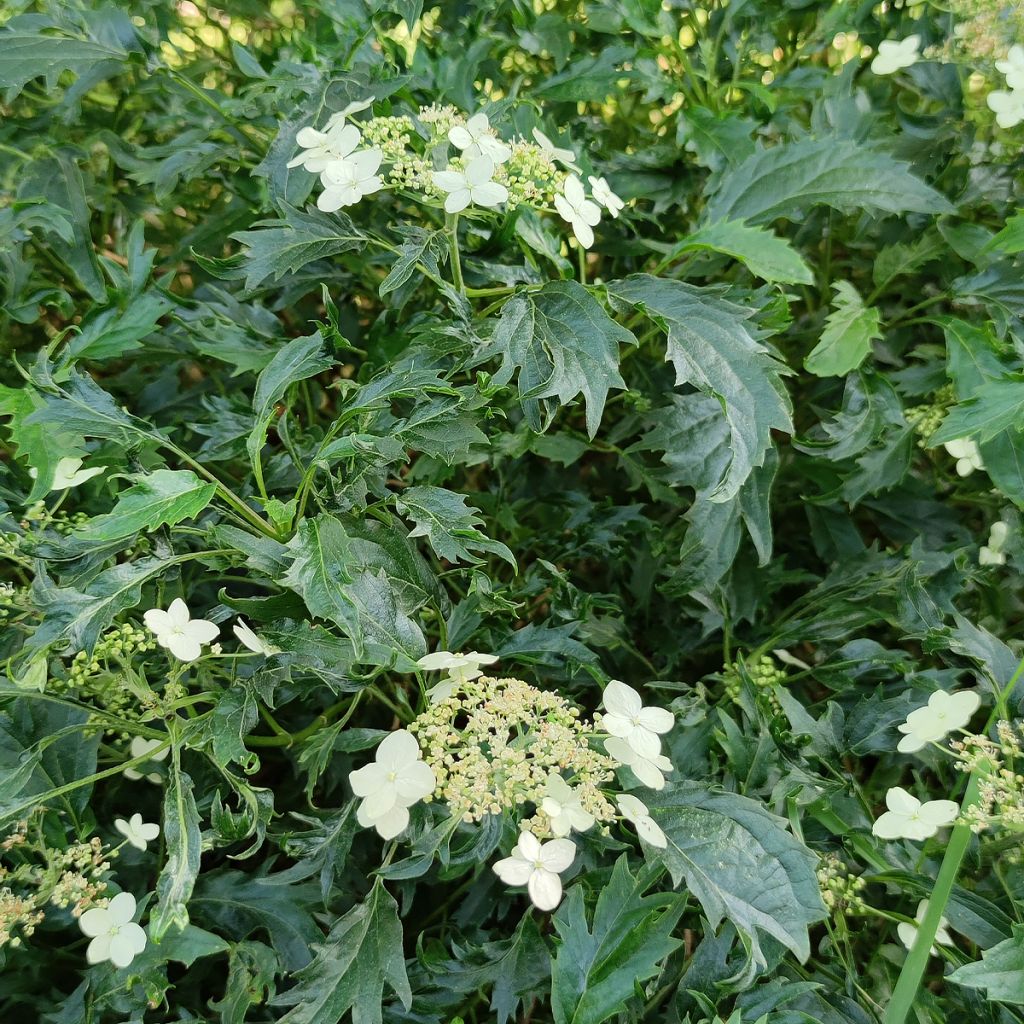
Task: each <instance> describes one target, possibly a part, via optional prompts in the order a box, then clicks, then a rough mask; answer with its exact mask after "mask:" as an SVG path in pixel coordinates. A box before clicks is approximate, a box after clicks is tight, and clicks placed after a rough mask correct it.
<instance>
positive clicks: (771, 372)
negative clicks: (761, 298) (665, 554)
mask: <svg viewBox="0 0 1024 1024" xmlns="http://www.w3.org/2000/svg"><path fill="white" fill-rule="evenodd" d="M608 288H609V291H610V292H611V294H612V295H614V296H616V297H618V298H620V299H622V300H624V301H625V302H628V303H630V304H631V305H635V306H637V307H638V308H639V309H642V310H643V311H644V312H645V313H646V314H647V315H648V316H649V317H651V318H652V319H653V320H654V321H655V322H656V323H658V324H659V325H661V326H662V328H663V329H664V330H665V331H666V333H667V335H668V350H667V354H666V358H667V359H670V360H671V361H672V363H673V365H674V366H675V369H676V384H692V385H694V386H695V387H697V388H699V389H700V390H701V391H703V392H704V393H705V394H708V395H711V396H713V397H714V398H715V399H716V400H717V401H718V402H719V403H720V404H721V406H722V411H723V414H724V416H725V420H726V422H727V423H728V425H729V432H730V436H731V445H730V446H731V448H732V458H731V460H730V461H729V465H728V468H727V469H726V470H725V472H724V473H723V475H722V477H721V479H720V480H719V481H718V482H717V484H716V486H715V488H714V490H713V491H712V492H711V493H710V494H709V495H708V497H709V499H710V500H711V501H728V500H729V499H730V498H732V497H733V496H734V495H735V494H736V493H737V492H738V491H739V489H740V487H741V486H742V485H743V481H744V480H746V479H747V477H748V476H749V475H750V473H751V472H752V471H753V469H754V468H755V467H756V466H760V465H763V464H764V460H765V455H766V453H767V451H768V449H769V448H770V447H771V445H772V440H771V432H772V430H785V431H791V430H792V429H793V423H792V420H791V419H790V411H791V408H792V406H791V404H790V401H789V396H788V395H787V393H786V389H785V387H784V386H783V384H782V377H781V373H782V372H783V370H784V367H783V366H782V364H780V363H779V362H777V361H776V360H775V358H774V357H773V356H772V355H771V354H770V353H769V352H768V350H767V349H766V348H765V347H764V345H762V344H761V342H760V341H759V333H758V331H757V329H756V328H755V327H753V326H752V325H751V323H750V318H751V316H752V315H753V313H754V310H752V309H749V308H748V307H745V306H739V305H737V304H736V303H733V302H730V301H728V300H727V299H725V298H724V297H723V296H722V291H721V290H720V289H716V288H698V287H696V286H695V285H691V284H685V283H684V282H682V281H669V280H664V279H661V278H657V277H650V276H649V275H647V274H634V275H633V276H631V277H627V278H625V279H624V280H621V281H613V282H612V283H611V284H610V285H609V286H608Z"/></svg>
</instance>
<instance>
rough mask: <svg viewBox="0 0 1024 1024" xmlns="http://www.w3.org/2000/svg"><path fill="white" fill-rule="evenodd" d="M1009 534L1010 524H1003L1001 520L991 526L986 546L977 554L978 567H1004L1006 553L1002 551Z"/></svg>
mask: <svg viewBox="0 0 1024 1024" xmlns="http://www.w3.org/2000/svg"><path fill="white" fill-rule="evenodd" d="M1009 532H1010V524H1009V523H1004V522H1003V521H1002V520H1001V519H999V520H996V522H994V523H993V524H992V528H991V529H990V530H989V531H988V544H987V545H985V546H984V547H982V549H981V550H980V551H979V552H978V564H979V565H1006V552H1005V551H1003V546H1004V545H1005V544H1006V537H1007V534H1008V533H1009Z"/></svg>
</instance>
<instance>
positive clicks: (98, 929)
mask: <svg viewBox="0 0 1024 1024" xmlns="http://www.w3.org/2000/svg"><path fill="white" fill-rule="evenodd" d="M114 924H115V922H114V919H113V917H111V915H110V913H109V912H108V911H107V910H106V909H105V908H104V907H93V908H92V910H87V911H86V912H85V913H84V914H83V915H82V916H81V917H80V918H79V919H78V927H79V928H81V929H82V934H83V935H88V936H90V937H95V936H97V935H106V934H107V932H109V931H110V929H111V928H113V927H114Z"/></svg>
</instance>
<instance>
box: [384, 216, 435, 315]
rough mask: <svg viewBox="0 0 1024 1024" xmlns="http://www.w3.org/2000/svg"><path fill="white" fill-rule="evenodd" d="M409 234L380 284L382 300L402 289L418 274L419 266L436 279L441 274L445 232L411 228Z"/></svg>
mask: <svg viewBox="0 0 1024 1024" xmlns="http://www.w3.org/2000/svg"><path fill="white" fill-rule="evenodd" d="M407 234H408V237H407V238H406V240H405V241H404V242H403V243H402V245H401V247H400V248H399V252H398V259H397V260H395V264H394V266H393V267H392V268H391V271H390V273H389V274H388V276H387V277H385V278H384V280H383V281H381V283H380V288H379V289H378V291H379V294H380V297H381V298H384V296H385V295H388V294H390V293H391V292H393V291H396V290H397V289H399V288H401V287H402V285H403V284H405V283H406V281H408V280H409V278H411V277H412V275H413V274H414V273H415V272H416V269H417V266H418V265H419V264H423V266H424V267H426V268H427V270H429V271H430V273H432V274H433V275H434V276H435V277H439V276H440V274H441V268H440V266H439V263H440V260H441V258H442V256H443V255H444V253H445V251H446V249H445V245H446V242H445V235H444V232H443V231H424V230H423V229H422V228H409V229H408V231H407Z"/></svg>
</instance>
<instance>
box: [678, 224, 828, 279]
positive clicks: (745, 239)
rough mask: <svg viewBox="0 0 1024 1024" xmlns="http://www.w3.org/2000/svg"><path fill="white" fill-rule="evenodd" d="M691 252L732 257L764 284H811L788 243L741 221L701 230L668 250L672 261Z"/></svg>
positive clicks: (808, 272)
mask: <svg viewBox="0 0 1024 1024" xmlns="http://www.w3.org/2000/svg"><path fill="white" fill-rule="evenodd" d="M693 249H710V250H712V251H713V252H722V253H725V254H726V255H728V256H733V257H735V258H736V259H738V260H740V261H741V262H742V263H744V264H745V265H746V266H747V268H748V269H749V270H750V272H751V273H752V274H755V275H756V276H757V277H760V278H763V279H764V280H765V281H780V282H782V283H784V284H811V283H813V281H814V274H813V273H811V268H810V267H809V266H808V265H807V264H806V263H805V262H804V260H803V258H802V257H801V256H800V254H799V253H798V252H797V251H796V249H794V248H793V246H792V245H790V244H789V242H787V241H786V240H785V239H784V238H779V236H778V235H774V234H772V232H771V231H769V230H768V229H767V228H758V227H752V226H751V225H749V224H744V223H743V222H742V221H738V220H725V221H716V222H715V223H714V224H709V225H707V226H706V227H703V228H701V229H700V230H699V231H696V232H694V234H692V235H690V236H689V237H688V238H684V239H683V241H682V242H680V243H679V245H678V246H676V248H675V249H673V250H672V252H673V258H674V257H675V255H676V254H682V253H684V252H688V251H690V250H693Z"/></svg>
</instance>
